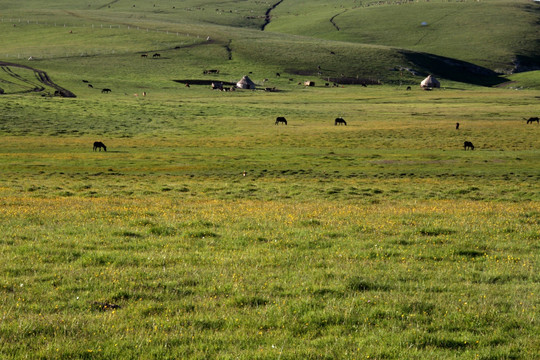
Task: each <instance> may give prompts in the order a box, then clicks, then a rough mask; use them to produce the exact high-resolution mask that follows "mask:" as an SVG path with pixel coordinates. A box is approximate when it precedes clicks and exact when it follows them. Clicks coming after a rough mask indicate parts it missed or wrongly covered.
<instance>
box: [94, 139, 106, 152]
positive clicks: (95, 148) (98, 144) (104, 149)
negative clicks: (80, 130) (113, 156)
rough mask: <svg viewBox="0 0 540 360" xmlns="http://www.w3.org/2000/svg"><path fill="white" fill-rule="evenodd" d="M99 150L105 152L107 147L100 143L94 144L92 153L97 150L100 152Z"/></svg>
mask: <svg viewBox="0 0 540 360" xmlns="http://www.w3.org/2000/svg"><path fill="white" fill-rule="evenodd" d="M101 148H103V151H107V147H106V146H105V144H104V143H102V142H101V141H96V142H94V151H97V149H99V151H101Z"/></svg>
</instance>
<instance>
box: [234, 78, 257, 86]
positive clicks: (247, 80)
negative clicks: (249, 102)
mask: <svg viewBox="0 0 540 360" xmlns="http://www.w3.org/2000/svg"><path fill="white" fill-rule="evenodd" d="M236 87H237V88H239V89H255V83H254V82H253V81H251V79H250V78H249V77H248V76H247V75H246V76H244V77H243V78H242V80H240V81H239V82H237V83H236Z"/></svg>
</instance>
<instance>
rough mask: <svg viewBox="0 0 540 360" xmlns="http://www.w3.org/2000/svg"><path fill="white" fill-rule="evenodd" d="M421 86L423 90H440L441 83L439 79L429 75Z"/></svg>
mask: <svg viewBox="0 0 540 360" xmlns="http://www.w3.org/2000/svg"><path fill="white" fill-rule="evenodd" d="M420 86H421V87H423V88H440V87H441V83H440V82H439V81H438V80H437V79H435V77H434V76H432V75H428V77H427V78H425V79H424V80H422V82H421V83H420Z"/></svg>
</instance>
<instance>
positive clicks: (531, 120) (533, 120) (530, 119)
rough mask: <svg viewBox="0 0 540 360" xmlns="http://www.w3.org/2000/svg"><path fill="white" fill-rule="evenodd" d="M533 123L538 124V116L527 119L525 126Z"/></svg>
mask: <svg viewBox="0 0 540 360" xmlns="http://www.w3.org/2000/svg"><path fill="white" fill-rule="evenodd" d="M535 121H536V122H537V123H539V124H540V119H539V118H538V116H536V117H531V118H529V119H528V120H527V124H532V123H533V122H535Z"/></svg>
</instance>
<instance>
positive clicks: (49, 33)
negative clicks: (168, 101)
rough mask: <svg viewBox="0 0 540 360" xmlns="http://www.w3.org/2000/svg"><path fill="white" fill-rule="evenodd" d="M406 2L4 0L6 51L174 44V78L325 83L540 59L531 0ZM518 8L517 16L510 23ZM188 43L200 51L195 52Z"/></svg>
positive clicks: (48, 53)
mask: <svg viewBox="0 0 540 360" xmlns="http://www.w3.org/2000/svg"><path fill="white" fill-rule="evenodd" d="M401 3H403V5H397V3H391V2H380V1H379V2H373V1H362V2H359V1H357V0H343V1H339V2H338V1H330V2H328V1H322V0H312V1H304V0H300V1H294V2H293V1H289V0H284V1H277V0H276V1H275V2H259V1H257V2H252V1H235V2H230V1H225V0H212V1H206V2H204V3H203V2H201V1H200V0H186V1H182V2H178V1H173V0H162V1H155V2H151V3H149V2H145V1H142V0H132V1H125V0H118V1H112V2H98V3H90V4H87V3H86V2H83V1H64V0H60V1H55V2H54V3H53V4H51V3H43V2H39V1H37V0H29V1H25V2H24V3H22V2H15V1H8V2H6V4H5V13H4V15H5V16H4V18H3V21H2V22H1V23H0V30H1V31H2V33H3V34H5V35H6V36H4V43H3V49H2V54H0V58H1V59H2V60H5V61H13V58H14V57H16V58H17V59H18V60H20V59H26V58H28V57H29V56H32V57H34V58H36V59H55V58H71V57H73V58H80V57H81V56H82V57H88V56H104V55H111V54H119V55H127V54H130V53H131V54H134V55H136V56H138V55H139V54H141V53H143V52H147V51H166V50H171V49H176V51H175V56H174V57H173V58H174V63H175V67H178V68H180V69H181V70H179V72H178V74H177V75H178V78H182V77H185V78H189V77H193V76H195V74H198V73H200V70H201V67H203V66H210V67H220V68H225V69H227V70H228V73H229V74H231V76H234V77H237V76H239V75H242V73H243V72H245V69H247V68H260V69H262V70H261V71H263V72H267V74H266V75H264V76H268V74H272V71H279V72H283V73H289V74H291V75H302V76H305V77H319V78H322V79H323V81H334V82H350V81H356V82H366V81H370V82H372V81H374V82H394V83H398V82H399V83H403V84H407V83H411V84H413V83H417V82H418V80H419V79H420V78H421V77H423V76H425V75H426V74H428V73H432V74H435V75H437V76H439V77H443V78H446V79H450V80H455V81H460V82H466V83H471V84H475V85H495V84H499V83H501V82H504V81H506V80H505V79H504V78H501V77H500V76H499V75H498V73H499V74H500V73H510V72H512V71H515V70H516V65H519V66H518V68H519V69H520V70H524V69H534V68H535V67H536V66H537V65H538V63H539V61H538V59H539V56H538V53H537V52H538V51H540V50H538V49H537V47H535V46H534V45H535V44H537V43H538V39H539V38H540V36H539V34H538V28H539V27H538V24H537V23H535V22H534V21H536V19H537V18H538V11H539V10H538V9H539V8H540V6H537V5H535V4H532V3H531V2H529V1H525V0H519V1H512V2H511V1H507V0H493V1H483V2H481V3H478V2H476V1H474V2H473V1H463V2H442V1H437V0H433V1H430V2H426V1H418V2H414V3H412V2H411V3H405V2H401ZM375 4H377V5H375ZM478 13H482V14H483V17H482V19H481V21H480V20H478V16H477V14H478ZM510 17H511V18H512V19H514V22H513V23H512V24H513V25H512V26H506V23H507V22H509V19H510ZM389 20H390V21H389ZM422 21H425V22H426V23H427V25H426V26H422V25H421V22H422ZM456 28H458V29H461V31H454V29H456ZM68 29H71V30H73V34H70V35H67V34H66V33H67V30H68ZM261 29H264V31H261ZM37 32H39V33H40V37H39V38H38V37H36V36H35V34H36V33H37ZM493 34H495V35H494V36H492V35H493ZM194 47H201V50H200V51H196V52H194V51H192V50H193V49H194ZM189 49H191V50H189ZM188 53H189V54H190V55H189V56H194V57H195V58H192V57H189V59H190V60H189V61H187V59H188V57H187V55H188ZM193 54H196V55H193ZM70 63H71V62H70ZM193 64H196V68H193ZM202 64H204V65H202ZM164 70H165V69H164Z"/></svg>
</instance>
